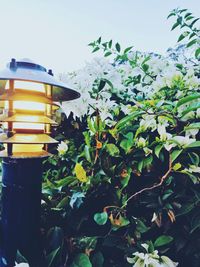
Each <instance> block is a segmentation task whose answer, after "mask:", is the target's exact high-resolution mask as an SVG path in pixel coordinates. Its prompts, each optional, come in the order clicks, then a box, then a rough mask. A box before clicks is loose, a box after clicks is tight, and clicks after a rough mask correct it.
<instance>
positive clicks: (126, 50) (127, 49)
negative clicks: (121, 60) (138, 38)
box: [124, 46, 133, 54]
mask: <svg viewBox="0 0 200 267" xmlns="http://www.w3.org/2000/svg"><path fill="white" fill-rule="evenodd" d="M132 48H133V46H130V47H127V48H126V49H124V54H126V53H128V52H129V51H130V50H131V49H132Z"/></svg>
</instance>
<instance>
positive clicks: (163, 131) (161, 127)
mask: <svg viewBox="0 0 200 267" xmlns="http://www.w3.org/2000/svg"><path fill="white" fill-rule="evenodd" d="M157 130H158V133H159V135H160V140H161V141H166V140H168V139H170V138H171V137H172V135H171V134H170V133H167V132H166V128H165V125H161V124H158V129H157Z"/></svg>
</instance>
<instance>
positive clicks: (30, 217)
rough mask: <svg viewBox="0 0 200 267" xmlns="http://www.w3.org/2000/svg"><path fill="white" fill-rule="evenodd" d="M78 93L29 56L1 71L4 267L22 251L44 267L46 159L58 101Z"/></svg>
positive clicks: (0, 244) (0, 258) (0, 239)
mask: <svg viewBox="0 0 200 267" xmlns="http://www.w3.org/2000/svg"><path fill="white" fill-rule="evenodd" d="M78 97H80V94H79V93H78V92H76V91H74V90H72V89H70V88H68V87H67V86H66V84H64V83H62V82H60V81H57V80H56V79H55V78H54V77H53V73H52V70H48V71H47V70H46V69H45V68H44V67H42V66H41V65H38V64H35V63H33V62H32V61H30V60H27V59H25V60H20V61H16V60H15V59H12V60H11V62H10V63H9V64H8V65H7V68H6V69H5V70H3V71H0V110H1V114H0V122H1V124H2V125H3V128H4V129H5V130H4V133H2V134H0V143H2V144H3V145H4V148H5V149H4V150H2V151H0V157H1V158H3V160H2V170H3V175H2V212H1V228H0V267H13V266H14V265H15V260H16V253H17V251H18V250H19V251H20V252H21V254H22V255H24V256H25V257H26V258H27V260H28V261H29V265H30V266H31V267H44V266H45V265H44V262H43V255H42V249H41V241H40V206H41V185H42V160H43V159H44V158H46V157H48V156H49V155H50V154H49V152H48V146H49V145H51V144H56V143H57V141H56V140H55V139H53V138H52V137H51V129H52V127H54V126H55V125H56V122H55V121H53V120H52V115H53V114H54V112H55V111H56V109H57V108H58V107H59V106H58V104H56V103H55V102H62V101H70V100H73V99H76V98H78Z"/></svg>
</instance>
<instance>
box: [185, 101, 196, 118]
mask: <svg viewBox="0 0 200 267" xmlns="http://www.w3.org/2000/svg"><path fill="white" fill-rule="evenodd" d="M198 108H200V103H198V102H196V103H193V104H191V105H190V106H189V108H186V109H185V110H184V111H183V112H182V114H181V116H182V117H184V116H185V115H187V114H188V113H189V112H191V111H196V110H197V109H198Z"/></svg>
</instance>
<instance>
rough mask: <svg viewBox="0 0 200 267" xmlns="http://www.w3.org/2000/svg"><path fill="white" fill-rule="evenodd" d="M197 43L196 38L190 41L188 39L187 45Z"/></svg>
mask: <svg viewBox="0 0 200 267" xmlns="http://www.w3.org/2000/svg"><path fill="white" fill-rule="evenodd" d="M196 43H197V39H193V40H192V41H190V42H189V43H188V44H187V47H190V46H192V45H194V44H196Z"/></svg>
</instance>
